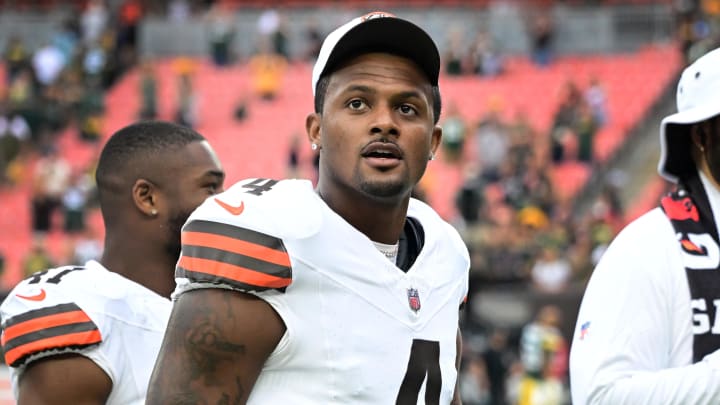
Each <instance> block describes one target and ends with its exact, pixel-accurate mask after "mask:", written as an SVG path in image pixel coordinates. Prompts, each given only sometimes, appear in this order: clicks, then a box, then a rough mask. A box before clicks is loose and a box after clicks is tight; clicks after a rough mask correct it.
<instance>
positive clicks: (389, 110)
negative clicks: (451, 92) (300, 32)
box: [308, 53, 441, 200]
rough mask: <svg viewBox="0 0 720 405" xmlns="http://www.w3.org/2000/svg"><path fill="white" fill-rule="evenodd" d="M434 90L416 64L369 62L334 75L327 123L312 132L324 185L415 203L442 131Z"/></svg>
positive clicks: (389, 59) (374, 57) (394, 59)
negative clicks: (417, 188)
mask: <svg viewBox="0 0 720 405" xmlns="http://www.w3.org/2000/svg"><path fill="white" fill-rule="evenodd" d="M431 94H432V93H431V86H430V84H429V82H428V80H427V78H426V77H425V76H424V75H423V74H422V72H421V71H420V69H418V68H417V66H416V65H415V64H414V63H413V62H411V61H409V60H408V59H405V58H402V57H399V56H394V55H389V54H382V53H371V54H365V55H361V56H359V57H357V58H355V59H353V60H351V61H350V62H348V63H347V64H346V65H345V66H344V67H342V68H341V69H339V70H337V71H336V72H334V73H332V76H331V77H330V82H329V84H328V88H327V94H326V96H325V104H324V106H323V113H322V115H321V116H317V115H316V116H315V117H314V118H313V122H314V124H313V123H309V125H308V131H309V136H310V138H311V141H312V142H315V143H317V144H319V145H320V146H321V148H322V149H321V167H320V171H321V174H320V175H321V182H323V183H329V184H326V186H330V187H340V188H345V189H348V188H349V189H352V190H354V191H358V192H360V193H362V194H364V195H366V196H369V197H371V198H374V199H379V200H396V199H398V198H403V197H407V196H408V195H409V194H410V192H411V190H412V188H413V186H414V185H415V184H416V183H417V182H418V181H419V180H420V178H421V177H422V175H423V173H424V172H425V168H426V166H427V162H428V158H429V156H430V153H431V152H433V153H434V152H435V149H436V148H437V146H438V144H439V142H440V137H441V129H440V127H436V126H435V125H434V124H433V111H432V98H431V97H432V95H431Z"/></svg>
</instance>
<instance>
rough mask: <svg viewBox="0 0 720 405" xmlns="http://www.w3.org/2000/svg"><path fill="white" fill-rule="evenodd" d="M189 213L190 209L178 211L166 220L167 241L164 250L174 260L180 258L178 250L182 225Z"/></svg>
mask: <svg viewBox="0 0 720 405" xmlns="http://www.w3.org/2000/svg"><path fill="white" fill-rule="evenodd" d="M191 213H192V212H191V211H187V212H180V213H179V214H177V215H175V216H173V217H172V218H170V219H169V220H168V222H167V229H168V241H167V243H165V252H166V253H167V254H168V256H169V257H171V258H173V259H174V260H178V259H179V258H180V252H181V251H182V242H181V240H180V238H181V233H182V227H183V225H185V222H186V221H187V219H188V218H189V217H190V214H191Z"/></svg>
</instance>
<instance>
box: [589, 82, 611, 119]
mask: <svg viewBox="0 0 720 405" xmlns="http://www.w3.org/2000/svg"><path fill="white" fill-rule="evenodd" d="M585 103H586V104H587V105H588V106H589V107H590V110H591V111H592V115H593V118H594V119H595V125H596V126H597V127H598V128H599V127H602V126H603V125H605V123H606V122H607V120H608V111H607V108H608V107H607V96H606V94H605V89H604V87H603V85H602V83H601V82H600V78H599V77H597V76H593V77H592V78H591V79H590V84H589V85H588V88H587V89H586V90H585Z"/></svg>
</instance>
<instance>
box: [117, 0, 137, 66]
mask: <svg viewBox="0 0 720 405" xmlns="http://www.w3.org/2000/svg"><path fill="white" fill-rule="evenodd" d="M118 13H119V16H118V23H117V42H116V45H115V48H116V50H117V52H118V54H119V59H120V60H119V61H118V64H119V69H120V70H121V71H124V70H125V69H127V68H128V67H129V66H132V65H134V64H135V61H136V57H137V30H138V25H139V23H140V20H141V19H142V17H143V3H142V2H141V1H140V0H124V1H123V3H122V4H121V5H120V9H119V11H118Z"/></svg>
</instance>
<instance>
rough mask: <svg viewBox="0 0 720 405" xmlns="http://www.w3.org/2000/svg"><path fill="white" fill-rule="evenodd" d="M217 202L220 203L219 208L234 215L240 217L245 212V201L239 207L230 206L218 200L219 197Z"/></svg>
mask: <svg viewBox="0 0 720 405" xmlns="http://www.w3.org/2000/svg"><path fill="white" fill-rule="evenodd" d="M215 202H216V203H218V205H219V206H221V207H223V208H224V209H225V211H227V212H229V213H231V214H233V215H240V214H242V213H243V211H244V210H245V202H244V201H241V202H240V205H238V206H237V207H236V206H234V205H230V204H228V203H226V202H224V201H222V200H220V199H218V198H217V197H216V198H215Z"/></svg>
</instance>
